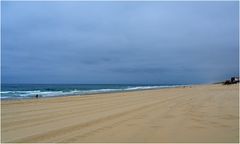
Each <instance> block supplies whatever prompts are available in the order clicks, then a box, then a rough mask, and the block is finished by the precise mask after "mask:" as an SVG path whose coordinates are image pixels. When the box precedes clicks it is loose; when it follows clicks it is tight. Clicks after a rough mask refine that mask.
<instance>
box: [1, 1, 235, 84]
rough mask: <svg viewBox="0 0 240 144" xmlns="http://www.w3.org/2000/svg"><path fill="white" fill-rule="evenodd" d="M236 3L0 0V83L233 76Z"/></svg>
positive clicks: (196, 80)
mask: <svg viewBox="0 0 240 144" xmlns="http://www.w3.org/2000/svg"><path fill="white" fill-rule="evenodd" d="M238 17H239V14H238V2H223V1H222V2H206V1H205V2H204V1H202V2H191V1H188V2H186V1H185V2H161V1H160V2H124V1H122V2H76V1H75V2H2V48H1V50H2V51H1V52H2V53H1V54H2V55H1V58H2V59H1V60H2V64H1V68H2V77H1V78H2V82H3V83H83V84H84V83H147V84H150V83H151V84H156V83H160V84H169V83H172V84H176V83H208V82H215V81H219V80H224V79H226V78H229V77H230V76H235V75H238V70H239V62H238V56H239V48H238V47H239V45H238V40H239V37H238V32H239V30H238V21H239V19H238Z"/></svg>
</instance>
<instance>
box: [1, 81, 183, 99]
mask: <svg viewBox="0 0 240 144" xmlns="http://www.w3.org/2000/svg"><path fill="white" fill-rule="evenodd" d="M177 86H180V85H133V84H130V85H127V84H2V85H1V100H4V99H25V98H34V97H35V96H36V95H39V97H55V96H70V95H71V96H72V95H87V94H96V93H108V92H123V91H134V90H147V89H159V88H169V87H177Z"/></svg>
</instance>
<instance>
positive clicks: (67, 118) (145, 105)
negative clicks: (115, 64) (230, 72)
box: [1, 84, 239, 143]
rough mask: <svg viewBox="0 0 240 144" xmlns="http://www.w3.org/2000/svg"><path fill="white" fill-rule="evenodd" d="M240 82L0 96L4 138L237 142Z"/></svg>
mask: <svg viewBox="0 0 240 144" xmlns="http://www.w3.org/2000/svg"><path fill="white" fill-rule="evenodd" d="M238 92H239V84H236V85H235V84H234V85H228V86H225V85H219V84H211V85H194V86H191V87H185V88H183V87H178V88H168V89H155V90H142V91H131V92H121V93H104V94H103V93H102V94H93V95H91V96H82V97H81V96H66V97H54V98H47V99H46V98H43V99H41V98H40V99H29V100H22V101H19V100H16V101H12V100H10V101H2V105H1V108H2V111H1V112H2V118H1V121H2V142H3V143H4V142H11V143H17V142H24V143H29V142H30V143H36V142H41V143H49V142H54V143H56V142H67V143H69V142H70V143H75V142H78V143H79V142H87V143H89V142H91V143H95V142H97V143H99V142H100V143H109V142H111V143H119V142H120V143H132V142H135V143H139V142H141V143H142V142H147V143H152V142H158V143H159V142H164V143H169V142H171V143H176V142H177V143H178V142H184V143H187V142H191V143H196V142H202V143H205V142H208V143H209V142H217V143H222V142H224V143H229V142H239V123H238V120H239V94H238Z"/></svg>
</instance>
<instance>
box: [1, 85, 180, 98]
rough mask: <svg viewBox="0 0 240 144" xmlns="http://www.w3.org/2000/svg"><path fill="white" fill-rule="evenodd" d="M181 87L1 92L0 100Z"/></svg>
mask: <svg viewBox="0 0 240 144" xmlns="http://www.w3.org/2000/svg"><path fill="white" fill-rule="evenodd" d="M178 86H182V85H171V86H129V87H127V88H119V89H95V90H77V89H74V90H71V91H40V90H34V91H1V99H8V98H30V97H34V96H35V95H40V96H41V97H52V96H67V95H84V94H95V93H107V92H121V91H134V90H147V89H159V88H170V87H178Z"/></svg>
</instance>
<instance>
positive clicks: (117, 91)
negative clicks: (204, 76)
mask: <svg viewBox="0 0 240 144" xmlns="http://www.w3.org/2000/svg"><path fill="white" fill-rule="evenodd" d="M200 85H209V84H196V85H177V86H167V87H162V88H149V89H135V90H116V91H108V92H107V91H106V92H96V93H84V94H69V95H56V96H40V97H39V98H35V97H34V96H32V97H23V98H5V99H1V101H18V100H20V101H21V100H34V99H48V98H58V97H76V96H79V97H82V96H89V95H99V94H111V93H127V92H135V91H148V90H161V89H172V88H184V87H191V86H200Z"/></svg>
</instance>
